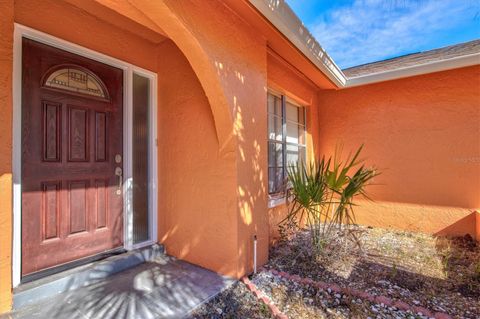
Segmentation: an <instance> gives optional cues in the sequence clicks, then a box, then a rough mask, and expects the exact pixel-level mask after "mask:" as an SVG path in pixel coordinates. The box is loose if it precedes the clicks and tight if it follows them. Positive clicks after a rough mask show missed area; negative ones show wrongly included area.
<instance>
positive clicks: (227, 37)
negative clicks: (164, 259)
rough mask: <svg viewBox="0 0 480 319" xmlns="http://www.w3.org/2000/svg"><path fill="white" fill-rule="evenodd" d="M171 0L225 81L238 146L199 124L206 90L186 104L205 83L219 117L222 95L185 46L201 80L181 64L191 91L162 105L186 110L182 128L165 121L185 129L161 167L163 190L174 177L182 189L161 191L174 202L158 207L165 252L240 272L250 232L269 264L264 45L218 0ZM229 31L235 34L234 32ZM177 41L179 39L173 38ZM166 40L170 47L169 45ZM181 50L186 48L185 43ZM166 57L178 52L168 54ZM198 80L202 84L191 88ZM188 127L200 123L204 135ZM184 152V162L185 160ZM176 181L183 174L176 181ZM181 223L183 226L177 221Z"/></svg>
mask: <svg viewBox="0 0 480 319" xmlns="http://www.w3.org/2000/svg"><path fill="white" fill-rule="evenodd" d="M166 3H167V5H168V7H169V10H171V12H173V13H174V14H175V15H177V16H178V17H180V18H181V21H182V23H183V27H184V28H185V29H186V30H188V32H190V34H192V35H193V36H194V38H195V39H196V41H197V42H198V43H199V44H200V45H201V48H202V50H203V52H204V53H208V58H209V61H210V63H211V65H212V66H213V67H214V70H215V73H216V74H214V75H213V76H212V77H211V78H210V79H208V81H211V80H212V79H217V80H218V81H219V83H220V88H221V94H222V96H223V97H224V98H225V100H226V102H227V104H226V105H225V107H227V108H228V111H229V114H230V116H231V122H232V124H233V126H232V132H231V134H232V136H233V137H234V143H233V144H231V146H232V145H233V148H232V147H231V146H229V147H228V148H225V144H224V140H223V139H221V138H218V141H217V143H216V144H215V143H214V142H215V140H214V135H208V134H210V133H211V132H210V131H208V130H207V128H208V125H207V124H209V125H211V126H212V127H214V126H213V122H204V123H200V121H199V116H200V115H202V114H203V113H201V112H207V113H208V110H209V109H208V107H207V105H206V102H207V100H206V99H205V97H204V96H201V99H200V98H199V99H197V103H198V104H195V105H189V104H191V102H190V101H191V100H192V99H193V98H194V95H193V94H195V92H197V93H198V95H200V94H201V91H199V90H198V84H201V85H202V86H203V89H204V92H205V93H202V94H205V95H207V98H208V102H210V108H211V109H212V110H213V115H214V117H215V108H213V106H212V105H213V103H214V102H215V101H216V100H217V99H216V98H212V96H211V95H210V94H209V91H208V88H209V86H208V85H209V83H208V81H204V80H203V79H202V76H203V74H200V73H199V72H201V71H202V70H204V69H203V68H199V67H198V66H196V65H195V64H194V61H192V57H191V52H183V53H184V55H185V57H186V59H187V60H188V62H189V63H190V65H191V67H192V70H193V71H194V72H195V74H196V76H197V77H198V78H199V79H200V83H198V82H195V81H194V80H193V73H192V70H190V69H189V68H186V67H185V68H183V67H182V68H183V69H185V72H186V73H185V76H186V77H187V78H189V77H191V78H192V80H191V81H192V82H191V83H192V91H191V92H190V91H189V90H184V91H183V92H181V93H182V94H183V95H187V96H189V99H188V100H187V101H189V102H188V103H187V102H186V101H185V99H183V98H182V96H181V95H180V96H176V97H175V100H173V101H172V102H171V104H172V108H171V110H164V111H165V112H166V113H163V115H165V116H168V117H172V116H174V118H175V116H178V115H176V114H183V115H182V117H181V118H180V119H181V120H182V121H184V123H185V126H184V125H179V126H177V127H173V126H172V127H170V126H168V128H169V129H167V130H166V131H165V132H162V134H166V135H165V136H172V137H173V136H176V135H178V134H175V132H177V131H178V130H181V133H180V132H179V134H180V140H181V141H183V142H182V144H181V147H179V146H172V150H173V149H175V150H177V151H176V152H175V154H167V153H166V154H165V157H166V159H168V160H165V162H164V163H163V164H160V165H164V166H163V170H164V171H170V173H167V174H171V179H170V180H169V182H168V183H167V182H166V183H165V189H167V188H169V187H170V184H169V183H174V185H176V186H178V188H179V189H182V190H184V191H185V192H184V194H182V193H183V192H179V193H174V192H172V193H171V194H163V195H160V196H167V198H169V202H170V203H175V204H172V206H168V209H166V210H165V211H164V212H162V211H161V212H160V214H161V215H162V214H166V216H167V220H165V221H164V225H163V227H164V231H163V232H162V233H161V234H160V235H161V239H162V240H164V242H165V243H166V247H167V251H170V252H173V253H174V255H178V256H180V257H182V258H185V259H187V260H189V261H192V262H196V263H199V264H201V265H204V266H206V267H208V268H210V269H214V270H216V271H220V272H222V273H225V274H229V275H232V276H235V277H239V276H241V275H243V274H244V273H245V272H248V271H250V270H251V269H252V267H253V265H252V259H253V253H252V249H253V235H257V236H258V253H259V255H258V260H259V262H260V263H262V262H265V261H266V259H267V254H268V220H267V218H266V214H265V208H266V205H267V204H266V196H265V190H266V183H267V180H266V176H267V175H266V163H267V160H266V156H267V151H266V150H267V145H266V143H265V137H266V131H267V128H266V124H267V121H266V108H265V107H264V105H266V85H267V83H266V43H265V40H264V39H262V38H259V37H258V36H257V34H256V33H255V31H254V30H252V29H251V28H250V27H249V26H248V25H247V24H246V23H245V22H244V21H242V20H241V19H240V18H239V17H238V16H236V15H235V14H234V13H233V12H232V11H231V10H230V9H229V8H227V7H226V6H225V5H224V4H222V3H221V2H217V1H209V2H205V1H190V2H189V5H188V6H185V5H184V4H182V3H181V2H178V1H177V2H176V1H167V2H166ZM204 12H209V17H210V18H209V19H204ZM154 13H155V12H153V13H151V14H152V15H153V14H154ZM173 31H175V30H173ZM173 31H170V32H173ZM170 34H174V33H170ZM232 34H235V36H234V37H232ZM179 37H180V36H179ZM172 40H173V41H175V39H174V38H172ZM165 46H168V47H169V46H170V44H165ZM179 48H180V49H181V43H180V44H179ZM159 50H160V51H159V59H163V56H164V54H166V53H164V52H163V51H162V48H159ZM168 56H169V57H172V59H173V58H175V56H173V55H171V54H170V55H168ZM182 61H183V62H182ZM180 62H182V63H183V64H179V66H180V65H183V66H185V64H186V60H185V59H183V58H181V59H180V60H179V63H180ZM169 63H171V62H170V61H169V59H165V61H164V63H163V64H162V62H161V63H160V65H159V76H161V74H162V72H163V69H165V70H172V69H171V68H169V66H168V64H169ZM187 71H188V72H189V73H188V72H187ZM171 72H173V71H171ZM171 72H166V73H165V74H166V75H167V76H168V78H167V79H166V81H165V82H164V85H167V86H170V87H171V86H173V85H174V81H172V80H171V79H172V76H171ZM181 80H182V77H180V76H179V77H178V81H181ZM195 83H197V86H194V84H195ZM162 91H165V90H162V88H160V91H159V95H161V94H162ZM192 92H193V93H192ZM179 93H180V92H179ZM210 93H211V92H210ZM172 98H173V96H172ZM178 102H181V103H180V106H179V105H175V104H179V103H178ZM181 105H185V107H182V106H181ZM202 105H203V106H202ZM193 107H195V109H194V110H195V111H194V112H193V113H190V111H188V109H192V108H193ZM179 108H180V109H179ZM182 108H183V109H182ZM185 108H187V109H185ZM161 112H163V111H161ZM197 112H199V114H200V115H199V114H197ZM210 112H212V111H210ZM207 113H205V114H203V115H202V117H201V119H202V120H204V121H207V120H208V119H211V118H210V117H208V116H207ZM161 116H162V114H161ZM180 119H179V120H180ZM215 119H217V117H215ZM179 120H177V121H176V123H177V125H178V124H179V123H183V122H180V121H179ZM172 125H173V123H172ZM215 125H217V126H218V125H221V123H219V122H218V121H215ZM190 127H193V128H196V129H200V128H203V130H204V133H199V132H198V131H197V130H196V129H190ZM217 132H218V128H217ZM163 140H164V141H165V143H169V144H171V143H175V140H173V141H169V140H167V139H163ZM187 142H193V144H191V145H190V143H187ZM198 152H200V154H198ZM180 156H182V157H184V158H185V160H180V158H179V157H180ZM186 160H188V161H186ZM175 161H177V162H178V163H175ZM195 161H196V163H195ZM189 166H192V168H196V169H195V174H193V175H192V176H191V177H190V178H188V179H187V178H185V177H183V178H178V176H181V175H182V174H183V171H184V170H187V171H191V170H192V168H189ZM161 171H162V169H160V172H161ZM192 173H193V172H192ZM160 174H161V173H160ZM175 179H178V180H177V181H174V180H175ZM182 201H183V202H184V203H181V202H182ZM195 206H198V207H195ZM214 221H215V222H214ZM180 224H183V225H184V226H179V225H180ZM179 227H180V229H178V228H179ZM197 232H198V234H197V235H194V234H196V233H197ZM162 236H163V237H162ZM195 247H196V249H194V248H195Z"/></svg>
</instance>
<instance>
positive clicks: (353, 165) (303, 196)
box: [280, 145, 378, 256]
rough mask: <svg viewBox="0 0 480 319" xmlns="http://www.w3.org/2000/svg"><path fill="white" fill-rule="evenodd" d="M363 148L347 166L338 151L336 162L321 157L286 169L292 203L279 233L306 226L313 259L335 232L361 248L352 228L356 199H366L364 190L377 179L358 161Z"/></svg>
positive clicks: (373, 171)
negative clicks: (343, 234)
mask: <svg viewBox="0 0 480 319" xmlns="http://www.w3.org/2000/svg"><path fill="white" fill-rule="evenodd" d="M362 148H363V145H362V146H361V147H360V148H359V149H358V150H357V151H356V152H355V155H354V156H353V157H351V158H348V159H347V160H346V161H345V162H342V161H341V160H340V157H341V149H340V148H338V147H337V149H336V150H335V155H334V157H333V158H331V157H330V158H328V159H326V158H325V157H322V158H321V159H320V160H318V161H317V162H316V163H310V164H309V165H306V164H305V163H302V162H300V163H297V164H296V165H290V166H289V167H288V169H287V172H288V186H289V187H290V189H289V190H290V194H291V196H290V198H291V201H290V204H289V212H288V215H287V217H286V218H285V219H284V220H283V221H282V222H281V223H280V229H281V230H286V229H291V227H292V225H296V226H297V227H300V225H306V226H307V227H308V228H309V232H310V235H311V242H312V248H313V255H314V256H318V254H320V253H321V252H322V251H323V250H324V248H325V247H326V245H327V244H328V243H329V242H330V239H331V235H332V234H333V232H334V231H335V230H336V231H339V232H344V233H345V236H344V237H345V238H349V239H353V240H355V241H356V242H357V244H358V239H357V238H356V235H355V233H354V232H353V231H352V230H351V228H350V227H349V226H351V225H354V224H355V215H354V210H353V208H354V206H355V204H354V199H355V198H356V197H357V196H359V195H362V196H364V197H367V195H366V193H365V187H366V186H367V185H368V184H369V182H370V181H371V180H372V179H373V178H374V177H375V176H377V175H378V173H377V170H376V169H375V168H367V167H365V165H364V164H363V161H361V160H359V155H360V152H361V151H362ZM367 198H368V197H367Z"/></svg>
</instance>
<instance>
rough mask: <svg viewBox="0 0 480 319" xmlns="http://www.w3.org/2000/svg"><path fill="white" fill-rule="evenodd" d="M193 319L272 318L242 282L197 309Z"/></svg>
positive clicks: (268, 311)
mask: <svg viewBox="0 0 480 319" xmlns="http://www.w3.org/2000/svg"><path fill="white" fill-rule="evenodd" d="M191 318H209V319H220V318H252V319H260V318H261V319H264V318H272V316H271V315H270V310H269V309H268V307H267V306H265V305H264V304H263V303H262V302H261V301H259V300H257V298H256V297H255V296H254V295H253V294H252V293H251V292H250V291H248V289H247V288H246V287H245V285H244V284H243V283H241V282H237V283H235V284H233V285H232V286H231V287H230V288H229V289H227V290H225V291H224V292H223V293H221V294H220V295H218V296H217V297H215V298H214V299H212V300H210V301H209V302H208V303H206V304H204V305H203V306H201V307H200V308H198V309H196V310H195V312H194V313H193V314H192V316H191Z"/></svg>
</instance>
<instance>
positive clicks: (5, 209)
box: [0, 0, 13, 313]
mask: <svg viewBox="0 0 480 319" xmlns="http://www.w3.org/2000/svg"><path fill="white" fill-rule="evenodd" d="M0 8H2V18H1V19H0V88H1V89H0V123H2V124H1V125H0V313H2V312H4V311H6V310H8V309H10V304H11V294H10V288H11V275H10V274H11V267H10V265H11V251H12V250H11V243H12V68H13V51H12V50H13V1H10V0H6V1H0Z"/></svg>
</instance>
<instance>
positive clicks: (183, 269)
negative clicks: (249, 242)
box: [0, 254, 235, 319]
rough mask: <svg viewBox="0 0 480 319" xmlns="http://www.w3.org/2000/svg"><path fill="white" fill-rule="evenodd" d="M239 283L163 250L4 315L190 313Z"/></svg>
mask: <svg viewBox="0 0 480 319" xmlns="http://www.w3.org/2000/svg"><path fill="white" fill-rule="evenodd" d="M234 282H235V280H234V279H232V278H229V277H225V276H221V275H219V274H216V273H214V272H212V271H210V270H207V269H204V268H201V267H198V266H195V265H192V264H190V263H187V262H185V261H181V260H178V259H176V258H174V257H170V256H167V255H164V254H161V255H159V256H157V257H156V258H154V259H151V260H149V261H146V262H144V263H142V264H139V265H137V266H135V267H132V268H129V269H127V270H124V271H121V272H118V273H116V274H114V275H111V276H108V277H106V278H104V279H102V280H97V281H95V282H94V283H92V284H90V285H87V286H83V287H79V288H77V289H75V290H68V291H66V292H63V293H60V294H56V295H54V296H51V297H49V298H44V299H42V300H41V301H40V302H36V303H31V304H29V305H27V306H25V307H22V308H21V309H17V310H15V311H13V312H11V313H8V314H5V315H4V318H17V319H21V318H38V319H43V318H45V319H47V318H48V319H55V318H68V319H76V318H79V319H80V318H81V319H86V318H102V319H103V318H105V319H108V318H112V319H113V318H185V317H188V316H189V315H190V314H191V312H192V311H193V310H194V309H195V308H197V307H198V306H200V305H202V304H203V303H205V302H207V301H208V300H210V299H211V298H213V297H215V296H216V295H217V294H219V293H220V292H222V291H223V290H224V289H226V288H228V287H229V286H230V285H231V284H232V283H234ZM0 318H3V316H2V315H0Z"/></svg>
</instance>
